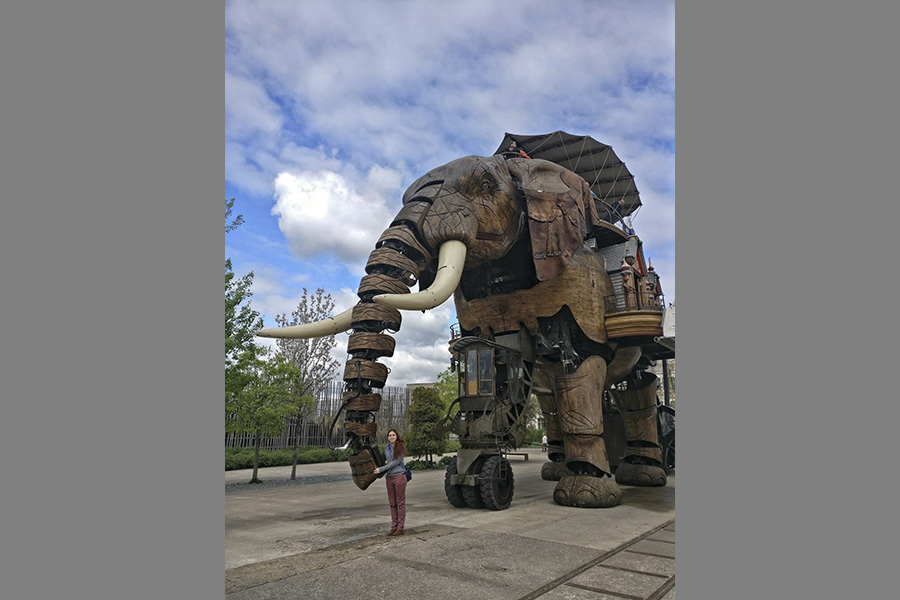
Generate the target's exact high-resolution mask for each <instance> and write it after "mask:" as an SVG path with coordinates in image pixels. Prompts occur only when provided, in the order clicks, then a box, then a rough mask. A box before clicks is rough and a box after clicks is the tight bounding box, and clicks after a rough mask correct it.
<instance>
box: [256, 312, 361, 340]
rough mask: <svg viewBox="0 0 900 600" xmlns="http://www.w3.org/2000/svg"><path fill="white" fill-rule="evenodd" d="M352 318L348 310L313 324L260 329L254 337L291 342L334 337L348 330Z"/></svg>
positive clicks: (351, 313)
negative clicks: (289, 340) (281, 339)
mask: <svg viewBox="0 0 900 600" xmlns="http://www.w3.org/2000/svg"><path fill="white" fill-rule="evenodd" d="M352 317H353V309H352V308H350V309H347V310H345V311H344V312H342V313H341V314H339V315H335V316H333V317H329V318H327V319H322V320H321V321H316V322H315V323H306V324H304V325H292V326H290V327H269V328H268V329H260V330H259V331H257V332H256V335H257V336H258V337H267V338H283V339H293V340H297V339H306V338H316V337H325V336H328V335H336V334H338V333H343V332H344V331H347V330H348V329H350V322H351V321H352Z"/></svg>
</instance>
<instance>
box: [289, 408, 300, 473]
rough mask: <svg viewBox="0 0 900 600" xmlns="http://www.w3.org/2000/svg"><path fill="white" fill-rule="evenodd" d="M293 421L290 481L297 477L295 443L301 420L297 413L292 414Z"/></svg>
mask: <svg viewBox="0 0 900 600" xmlns="http://www.w3.org/2000/svg"><path fill="white" fill-rule="evenodd" d="M293 421H294V428H293V431H294V464H293V465H292V466H291V481H294V480H295V479H297V445H298V443H299V437H300V432H299V431H298V430H299V429H300V422H301V421H302V419H301V418H300V416H299V415H294V418H293Z"/></svg>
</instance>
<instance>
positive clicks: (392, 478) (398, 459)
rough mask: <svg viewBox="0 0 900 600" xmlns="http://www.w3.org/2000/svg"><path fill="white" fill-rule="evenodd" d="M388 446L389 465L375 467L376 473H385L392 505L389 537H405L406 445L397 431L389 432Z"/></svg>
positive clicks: (385, 455) (387, 457) (385, 452)
mask: <svg viewBox="0 0 900 600" xmlns="http://www.w3.org/2000/svg"><path fill="white" fill-rule="evenodd" d="M387 439H388V445H387V448H385V451H384V457H385V459H387V463H386V464H384V465H383V466H381V467H375V473H376V474H378V473H381V472H382V471H384V472H385V478H384V479H385V481H386V482H387V494H388V503H389V504H390V505H391V530H390V531H389V532H388V535H403V525H404V523H405V522H406V467H405V466H404V465H403V459H404V455H405V454H406V444H405V443H404V442H403V438H401V437H400V433H399V432H398V431H397V430H396V429H391V430H390V431H388V435H387Z"/></svg>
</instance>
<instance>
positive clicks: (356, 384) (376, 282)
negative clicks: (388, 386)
mask: <svg viewBox="0 0 900 600" xmlns="http://www.w3.org/2000/svg"><path fill="white" fill-rule="evenodd" d="M430 261H431V254H430V252H428V251H427V250H426V249H425V248H424V247H423V246H422V245H421V244H420V243H419V242H418V241H417V240H416V238H415V236H414V235H413V234H412V232H410V231H409V229H407V228H405V227H390V228H388V229H387V230H385V232H384V233H383V234H382V235H381V237H380V238H379V240H378V242H377V243H376V245H375V250H374V251H373V252H372V253H371V254H370V255H369V260H368V262H367V263H366V275H365V276H364V277H363V278H362V280H361V281H360V284H359V289H358V290H357V295H358V296H359V303H358V304H357V305H356V306H354V307H353V308H352V309H351V316H350V327H351V328H352V333H351V334H350V339H349V341H348V343H347V353H348V355H349V358H348V359H347V363H346V365H345V366H344V376H343V381H344V393H343V400H344V403H345V410H346V421H345V422H344V432H345V435H346V436H347V438H348V439H349V444H350V449H351V452H352V453H353V454H352V456H351V457H350V460H349V462H350V466H351V472H352V475H353V481H354V483H355V484H356V485H357V487H359V488H360V489H363V490H364V489H366V488H367V487H368V486H369V485H370V484H371V483H372V482H373V481H374V480H375V475H374V474H373V473H372V471H373V470H374V468H375V462H374V459H373V457H372V455H371V452H370V451H369V450H368V448H369V447H370V446H371V445H372V444H373V443H374V442H375V436H376V433H377V430H378V427H377V425H376V423H375V411H377V410H378V409H379V407H380V406H381V394H380V393H377V392H373V389H381V388H383V387H384V385H385V382H386V381H387V376H388V368H387V365H384V364H382V363H380V362H378V359H379V358H382V357H390V356H393V354H394V347H395V341H394V338H393V337H391V336H390V335H387V334H385V333H384V331H385V330H389V331H393V332H396V331H399V329H400V324H401V317H400V311H398V310H397V309H396V308H393V307H390V306H383V305H381V304H376V303H375V302H374V301H373V298H374V297H375V296H379V295H384V294H389V295H402V294H409V288H410V287H411V286H413V285H415V284H416V283H417V281H418V277H419V272H420V271H421V270H422V269H423V268H424V267H425V266H426V265H427V264H428V263H429V262H430Z"/></svg>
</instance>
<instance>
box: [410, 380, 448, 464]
mask: <svg viewBox="0 0 900 600" xmlns="http://www.w3.org/2000/svg"><path fill="white" fill-rule="evenodd" d="M444 410H445V407H444V403H443V401H442V400H441V395H440V393H439V392H438V391H437V390H436V389H434V388H427V387H418V388H416V389H414V390H413V393H412V401H411V402H410V403H409V410H408V412H407V414H406V417H407V420H408V422H409V433H407V434H406V454H407V455H408V456H424V457H425V462H426V463H427V464H429V465H433V464H434V456H433V455H435V454H437V455H438V456H442V455H443V454H444V450H445V449H446V447H447V434H446V433H445V434H443V435H440V436H436V435H434V433H433V432H432V429H433V428H434V426H435V425H436V424H437V422H438V421H440V420H441V418H443V416H444Z"/></svg>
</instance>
